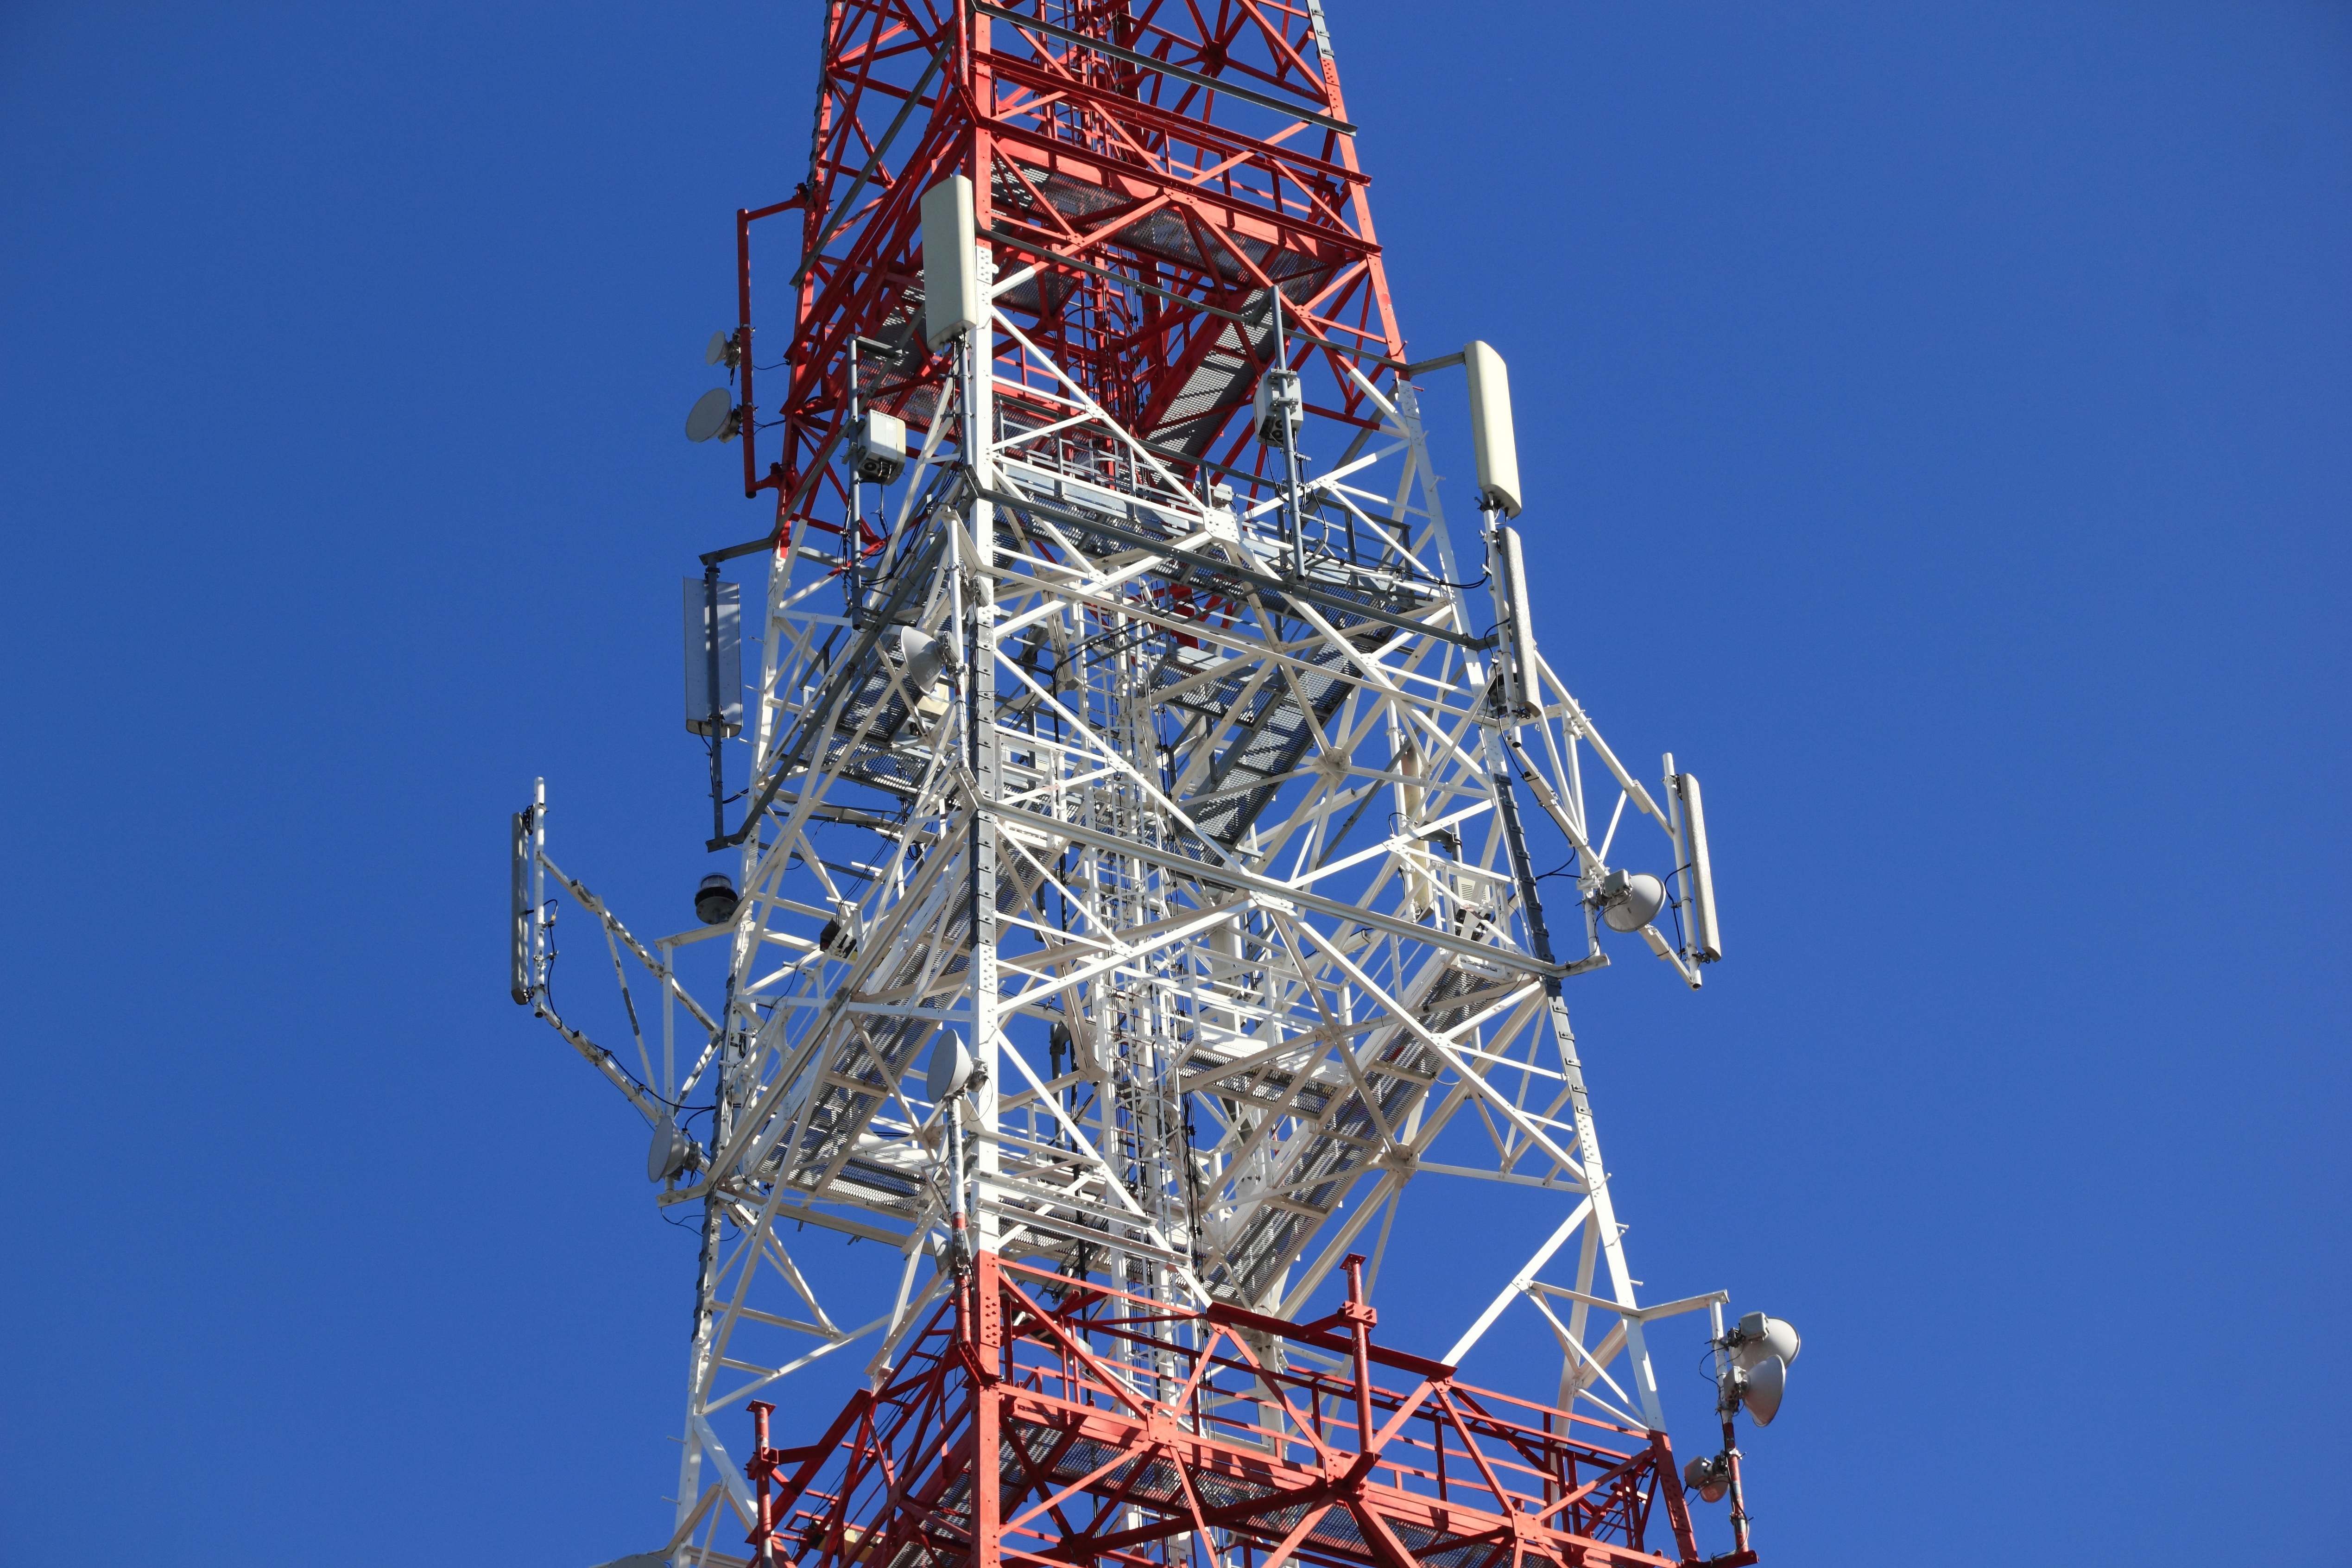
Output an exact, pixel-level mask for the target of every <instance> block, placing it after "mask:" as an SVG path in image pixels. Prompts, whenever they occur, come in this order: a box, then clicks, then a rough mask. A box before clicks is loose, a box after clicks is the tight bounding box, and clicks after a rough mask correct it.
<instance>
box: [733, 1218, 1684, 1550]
mask: <svg viewBox="0 0 2352 1568" xmlns="http://www.w3.org/2000/svg"><path fill="white" fill-rule="evenodd" d="M1240 1319H1246V1322H1244V1321H1239V1320H1240ZM1275 1324H1276V1320H1270V1319H1266V1318H1264V1317H1262V1316H1258V1315H1255V1314H1242V1315H1238V1316H1236V1315H1231V1314H1221V1313H1194V1312H1184V1311H1177V1310H1170V1309H1169V1308H1168V1307H1166V1306H1165V1305H1164V1304H1161V1303H1157V1302H1152V1301H1149V1300H1143V1299H1141V1298H1139V1297H1135V1296H1129V1295H1126V1294H1123V1293H1121V1292H1118V1291H1116V1290H1112V1289H1108V1288H1105V1287H1101V1286H1098V1285H1095V1284H1091V1283H1086V1282H1081V1281H1076V1280H1072V1279H1067V1278H1065V1277H1063V1276H1060V1275H1055V1274H1052V1273H1048V1272H1045V1271H1044V1270H1041V1269H1033V1268H1027V1267H1025V1266H1023V1265H1019V1264H1014V1263H1010V1262H1006V1261H1003V1260H1002V1259H1000V1258H997V1257H996V1256H995V1255H993V1254H982V1257H981V1258H979V1259H978V1261H977V1265H976V1267H975V1268H974V1269H973V1271H972V1273H971V1275H970V1276H969V1277H968V1278H967V1279H965V1280H964V1282H963V1283H962V1285H961V1288H960V1289H959V1290H958V1291H957V1292H956V1294H955V1296H954V1297H953V1298H952V1299H950V1300H948V1301H946V1302H943V1303H941V1305H940V1307H939V1308H938V1310H936V1312H935V1313H934V1315H933V1317H932V1318H931V1320H930V1321H929V1323H928V1324H927V1325H926V1326H925V1328H924V1329H923V1330H922V1331H921V1332H920V1333H919V1336H917V1337H916V1338H915V1339H914V1340H912V1341H911V1342H910V1343H909V1347H908V1354H907V1356H906V1359H905V1361H904V1362H903V1363H902V1364H901V1365H899V1366H898V1368H896V1369H895V1370H893V1371H892V1372H890V1373H888V1374H887V1376H886V1377H885V1378H884V1379H883V1380H882V1384H881V1386H880V1388H879V1389H878V1390H877V1391H876V1392H873V1393H870V1394H859V1395H858V1397H857V1398H856V1399H855V1400H853V1401H852V1402H851V1404H850V1405H849V1406H848V1407H847V1408H845V1410H844V1411H843V1412H842V1414H841V1415H840V1416H839V1417H838V1418H836V1419H835V1422H834V1425H833V1427H832V1429H831V1430H830V1431H828V1432H827V1433H826V1434H825V1436H824V1439H822V1440H821V1441H820V1442H819V1443H818V1444H817V1445H815V1446H814V1447H810V1448H802V1449H793V1450H778V1449H774V1448H772V1447H768V1446H767V1443H766V1441H765V1436H764V1428H765V1426H766V1420H765V1415H764V1414H762V1413H761V1411H760V1409H759V1407H756V1406H755V1407H754V1415H755V1416H756V1417H757V1418H758V1423H759V1428H760V1431H759V1437H760V1441H759V1447H758V1451H757V1452H756V1454H755V1455H754V1457H753V1458H752V1459H751V1463H750V1464H749V1466H747V1467H746V1468H747V1471H748V1473H749V1474H750V1476H751V1479H752V1480H753V1481H754V1482H755V1483H756V1484H757V1486H758V1489H759V1496H760V1504H759V1508H760V1521H761V1523H760V1526H759V1527H758V1528H755V1529H754V1530H753V1531H752V1532H751V1547H752V1551H753V1554H754V1557H755V1559H757V1560H762V1561H782V1560H790V1561H792V1562H794V1563H799V1564H801V1565H802V1568H882V1565H883V1564H889V1565H891V1568H916V1565H918V1564H926V1565H929V1568H947V1565H948V1564H950V1563H952V1564H958V1565H963V1564H969V1565H971V1568H998V1565H1000V1564H1002V1565H1007V1568H1011V1565H1021V1568H1071V1565H1076V1564H1121V1565H1129V1568H1143V1565H1145V1564H1150V1565H1152V1568H1159V1564H1160V1563H1161V1562H1162V1561H1163V1558H1162V1555H1161V1554H1162V1553H1163V1552H1164V1553H1165V1554H1166V1556H1165V1561H1167V1562H1172V1563H1181V1562H1184V1561H1186V1560H1188V1559H1189V1560H1191V1561H1192V1562H1195V1563H1203V1564H1216V1565H1218V1568H1286V1565H1295V1568H1531V1565H1533V1564H1536V1563H1554V1564H1558V1565H1559V1568H1575V1565H1579V1564H1587V1565H1591V1568H1601V1565H1604V1564H1622V1565H1633V1564H1653V1565H1657V1568H1664V1565H1667V1564H1676V1563H1685V1564H1686V1563H1695V1562H1696V1559H1697V1548H1696V1543H1695V1542H1694V1539H1693V1536H1692V1532H1691V1525H1690V1518H1689V1515H1688V1513H1687V1511H1686V1510H1685V1507H1684V1501H1683V1493H1682V1487H1681V1485H1680V1482H1679V1480H1678V1479H1677V1477H1676V1474H1675V1463H1674V1454H1673V1451H1672V1449H1671V1448H1670V1447H1669V1446H1668V1444H1667V1442H1666V1438H1665V1436H1664V1434H1663V1433H1648V1432H1640V1431H1635V1430H1632V1429H1629V1428H1625V1427H1621V1426H1612V1425H1610V1424H1608V1423H1605V1422H1601V1421H1597V1420H1593V1419H1591V1418H1589V1417H1585V1416H1581V1415H1569V1414H1567V1413H1565V1412H1563V1411H1559V1410H1553V1409H1548V1408H1546V1407H1544V1406H1541V1405H1532V1404H1529V1403H1527V1402H1525V1401H1522V1400H1517V1399H1512V1398H1509V1397H1507V1396H1506V1395H1503V1394H1495V1393H1491V1392H1489V1391H1486V1390H1484V1389H1477V1388H1473V1387H1470V1386H1469V1385H1467V1384H1462V1383H1459V1382H1457V1381H1455V1380H1454V1377H1453V1375H1452V1372H1451V1369H1449V1368H1446V1367H1444V1366H1443V1365H1441V1364H1439V1363H1426V1362H1423V1363H1418V1364H1419V1365H1420V1366H1421V1367H1423V1368H1424V1369H1426V1370H1425V1373H1424V1374H1423V1375H1420V1376H1416V1377H1413V1378H1412V1380H1411V1381H1410V1382H1406V1381H1405V1380H1402V1379H1399V1380H1397V1381H1396V1382H1395V1383H1393V1384H1381V1383H1378V1382H1375V1381H1374V1379H1373V1377H1372V1375H1371V1372H1370V1368H1371V1367H1372V1366H1373V1365H1374V1364H1381V1365H1393V1364H1394V1363H1396V1362H1397V1361H1398V1360H1401V1359H1406V1358H1400V1357H1396V1356H1394V1355H1392V1354H1387V1355H1384V1354H1381V1353H1380V1347H1378V1346H1375V1345H1373V1344H1372V1343H1371V1341H1370V1333H1371V1329H1372V1327H1373V1324H1374V1314H1373V1313H1372V1310H1371V1309H1370V1307H1369V1306H1368V1305H1366V1304H1365V1303H1363V1302H1362V1301H1361V1300H1360V1298H1356V1297H1354V1296H1352V1294H1351V1299H1350V1300H1349V1302H1348V1303H1347V1304H1346V1305H1345V1306H1343V1307H1342V1308H1341V1309H1340V1310H1339V1311H1338V1312H1335V1313H1333V1314H1332V1315H1331V1316H1330V1317H1328V1318H1326V1319H1323V1320H1321V1321H1318V1322H1314V1323H1307V1324H1294V1323H1282V1324H1279V1326H1278V1327H1276V1326H1273V1325H1275ZM1335 1330H1336V1331H1337V1333H1336V1334H1335V1332H1334V1331H1335ZM1334 1338H1337V1339H1339V1342H1341V1343H1343V1344H1349V1346H1350V1347H1351V1348H1352V1347H1353V1346H1356V1345H1361V1346H1362V1347H1363V1353H1362V1354H1360V1355H1354V1356H1350V1357H1348V1358H1345V1359H1340V1360H1339V1366H1338V1367H1337V1368H1336V1369H1334V1368H1330V1367H1328V1365H1314V1364H1307V1363H1305V1362H1303V1361H1300V1360H1297V1359H1296V1356H1297V1350H1298V1349H1300V1348H1304V1347H1319V1346H1322V1345H1326V1344H1328V1343H1329V1342H1331V1341H1332V1339H1334ZM1333 1359H1337V1358H1330V1357H1328V1356H1327V1357H1319V1358H1318V1361H1321V1362H1324V1363H1328V1362H1329V1361H1331V1360H1333ZM1351 1363H1352V1364H1351ZM1660 1503H1663V1504H1664V1510H1663V1512H1664V1519H1659V1518H1657V1517H1656V1515H1657V1514H1658V1513H1659V1512H1660V1511H1661V1510H1659V1506H1658V1505H1659V1504H1660ZM1654 1535H1655V1536H1658V1537H1660V1538H1662V1539H1661V1540H1659V1541H1657V1542H1653V1541H1652V1539H1651V1538H1652V1536H1654Z"/></svg>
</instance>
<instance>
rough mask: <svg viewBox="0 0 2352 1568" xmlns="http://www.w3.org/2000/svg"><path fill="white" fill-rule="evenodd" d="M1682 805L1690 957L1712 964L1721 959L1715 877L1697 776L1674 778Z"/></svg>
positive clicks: (1686, 774)
mask: <svg viewBox="0 0 2352 1568" xmlns="http://www.w3.org/2000/svg"><path fill="white" fill-rule="evenodd" d="M1675 794H1676V795H1681V796H1682V801H1683V837H1684V840H1685V845H1684V852H1685V854H1686V855H1688V856H1689V858H1690V889H1691V900H1690V901H1691V949H1692V952H1691V956H1692V957H1693V958H1696V959H1697V960H1698V961H1699V962H1700V963H1714V962H1716V960H1717V959H1719V958H1721V957H1722V956H1723V933H1722V931H1719V930H1717V926H1716V923H1715V873H1714V872H1713V871H1712V870H1710V869H1709V868H1708V867H1707V860H1706V806H1704V805H1701V804H1700V801H1699V793H1698V775H1697V774H1696V773H1677V774H1676V775H1675Z"/></svg>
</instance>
